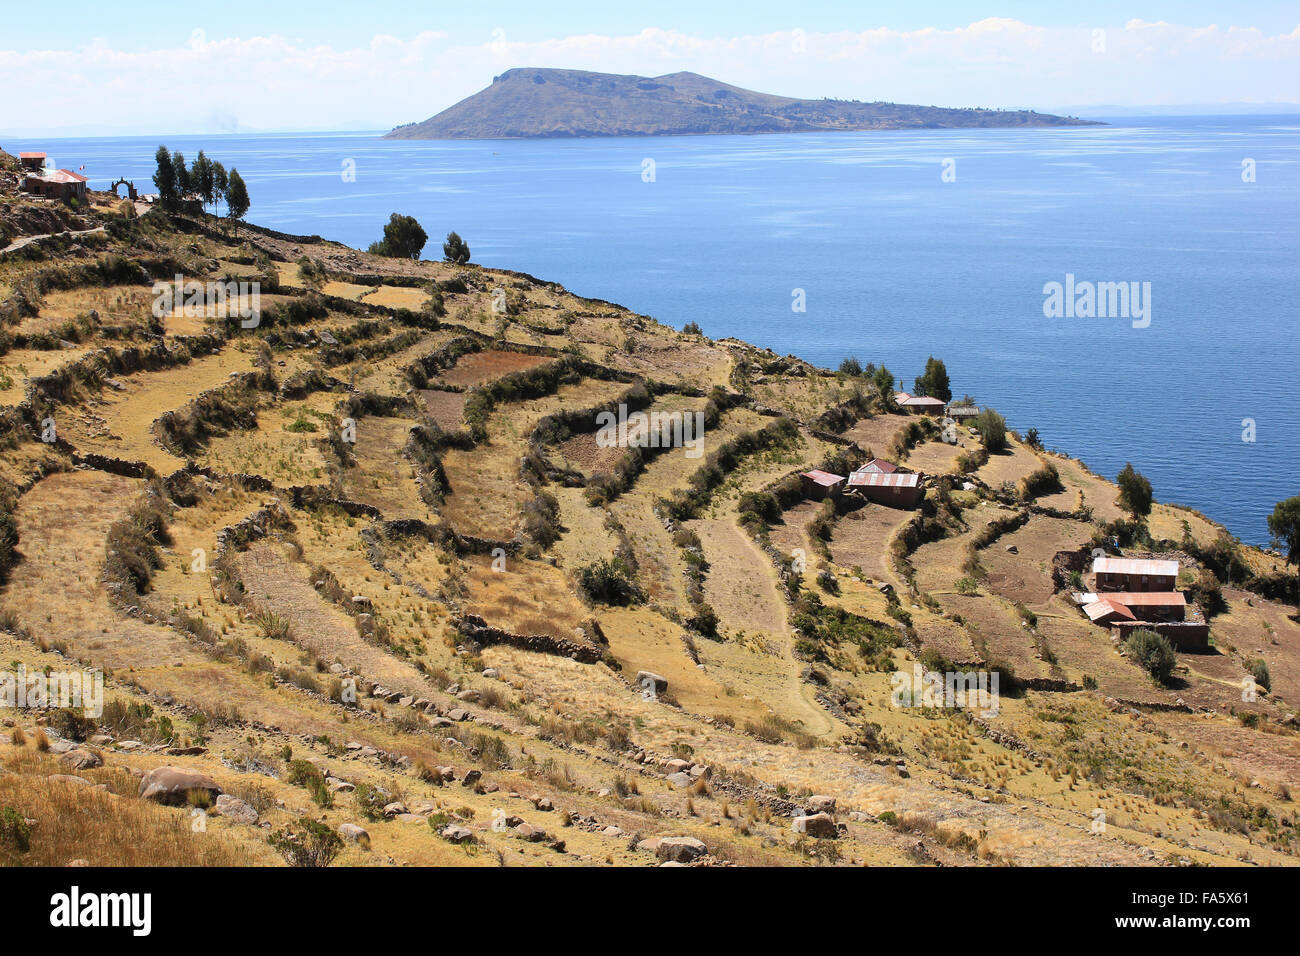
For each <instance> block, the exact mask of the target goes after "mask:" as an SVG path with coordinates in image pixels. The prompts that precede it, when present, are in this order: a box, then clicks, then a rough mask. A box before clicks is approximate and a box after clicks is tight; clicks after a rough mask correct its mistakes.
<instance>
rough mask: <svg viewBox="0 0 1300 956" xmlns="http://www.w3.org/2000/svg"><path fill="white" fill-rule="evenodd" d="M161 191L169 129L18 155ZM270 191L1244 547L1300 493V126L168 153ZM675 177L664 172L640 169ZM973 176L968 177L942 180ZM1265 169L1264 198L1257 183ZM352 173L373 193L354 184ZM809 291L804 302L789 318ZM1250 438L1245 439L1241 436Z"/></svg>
mask: <svg viewBox="0 0 1300 956" xmlns="http://www.w3.org/2000/svg"><path fill="white" fill-rule="evenodd" d="M0 145H3V146H4V147H5V148H6V149H8V150H9V151H10V152H17V151H18V150H20V149H42V148H43V149H46V150H47V151H49V152H50V154H51V157H52V159H53V160H54V161H55V162H57V163H58V164H60V165H62V166H65V167H68V168H72V169H76V168H78V167H79V166H82V165H85V167H86V173H87V175H89V176H90V177H91V185H92V186H93V187H95V188H105V187H106V186H107V185H108V183H109V182H111V181H112V180H114V179H116V178H118V177H119V176H126V177H127V178H134V179H135V181H136V183H137V185H138V186H141V187H145V186H147V187H148V189H149V190H150V191H152V184H151V183H150V182H149V180H150V176H151V174H152V171H153V152H154V150H155V148H156V146H157V141H156V140H154V139H134V138H132V139H126V138H118V139H82V140H59V141H49V140H44V141H17V140H14V141H6V142H4V143H2V144H0ZM167 145H168V146H169V147H171V148H172V149H180V150H183V151H184V152H185V154H186V156H187V157H188V158H189V159H193V157H194V155H195V154H196V153H197V152H198V150H199V149H200V148H203V149H205V150H206V152H207V153H208V154H209V155H210V156H212V157H213V158H215V159H220V160H222V161H223V162H224V163H225V165H226V166H227V167H230V166H236V167H238V168H239V170H240V172H241V174H242V175H243V176H244V178H245V180H246V181H247V182H248V185H249V191H250V193H251V196H252V200H253V205H252V210H251V211H250V213H249V219H250V220H252V221H255V222H258V223H261V224H263V225H266V226H270V227H273V228H276V229H281V230H285V231H288V232H296V233H318V234H320V235H322V236H325V237H326V238H330V239H337V240H340V241H342V242H346V243H348V244H350V245H355V246H362V247H364V246H365V245H367V244H369V243H370V242H372V241H373V240H375V239H377V238H378V237H379V235H380V233H381V231H382V227H383V224H384V222H386V221H387V219H388V216H389V214H390V213H392V212H402V213H406V214H410V215H413V216H415V217H416V218H417V219H419V220H420V222H421V223H422V224H423V225H424V226H425V228H426V229H427V230H428V232H429V234H430V237H431V242H430V245H429V246H428V247H427V249H426V254H428V255H430V256H437V255H438V254H439V253H440V251H441V237H442V236H443V235H445V234H446V232H447V231H448V230H450V229H455V230H456V231H458V232H460V234H461V235H462V236H464V237H465V238H466V240H467V241H468V242H469V244H470V247H471V249H472V251H473V258H474V261H476V262H480V263H483V264H484V265H488V266H501V267H506V268H512V269H518V270H522V271H524V272H529V273H532V274H534V275H537V276H539V277H542V278H546V279H551V280H555V281H558V282H561V283H563V284H564V285H566V286H567V287H569V288H570V289H572V290H573V291H575V292H578V293H581V294H585V295H590V296H594V297H597V298H602V299H609V300H612V301H616V302H619V303H621V304H623V305H626V306H628V307H629V308H632V309H635V310H637V311H639V312H643V313H646V314H649V315H652V316H654V317H655V318H657V319H659V320H661V321H663V322H666V323H668V324H670V325H673V326H677V327H680V326H682V325H683V324H685V323H686V322H689V321H696V322H698V323H699V324H700V325H701V327H702V328H703V329H704V331H705V332H706V333H707V334H709V335H712V336H716V337H720V336H726V335H735V336H739V337H742V338H745V339H747V340H749V341H752V342H755V343H757V344H760V345H766V346H770V347H772V348H774V349H776V350H777V351H779V352H782V353H786V352H789V353H793V354H796V355H799V356H801V357H803V358H806V359H808V360H810V361H813V362H816V363H817V364H820V365H827V366H831V367H834V366H836V365H838V364H839V362H840V360H841V359H842V358H844V357H845V356H847V355H856V356H858V357H859V358H860V359H861V360H862V361H863V362H864V363H865V362H867V361H874V362H877V363H882V362H883V363H884V364H886V365H887V366H888V367H889V368H890V369H891V370H892V371H894V372H895V374H897V375H900V376H901V377H903V378H904V379H905V380H906V384H907V385H909V386H910V384H911V380H912V378H914V377H915V376H916V375H918V374H920V372H921V371H922V370H923V367H924V363H925V360H926V357H927V356H928V355H931V354H933V355H936V356H939V357H941V358H943V359H944V361H945V362H946V364H947V366H948V371H949V374H950V376H951V378H952V383H953V390H954V393H955V394H957V395H959V396H960V395H961V394H962V393H965V392H969V393H971V394H972V395H974V397H975V398H976V399H977V400H978V401H979V402H980V403H982V404H989V405H992V406H994V407H996V408H998V409H999V410H1000V411H1002V412H1003V414H1004V415H1006V417H1007V421H1008V422H1009V424H1010V425H1011V427H1013V428H1017V429H1020V430H1022V431H1023V430H1025V429H1027V428H1028V427H1030V426H1036V427H1037V428H1038V429H1039V431H1040V433H1041V435H1042V437H1043V439H1044V441H1045V442H1046V443H1047V444H1048V445H1049V447H1054V448H1058V449H1060V450H1062V451H1067V452H1069V453H1070V454H1073V455H1075V456H1078V457H1080V458H1082V459H1083V460H1084V461H1086V462H1087V463H1088V464H1089V465H1090V466H1091V467H1092V468H1093V469H1094V470H1096V471H1098V472H1100V473H1102V474H1105V475H1107V476H1110V477H1113V476H1114V475H1115V474H1116V472H1118V471H1119V469H1120V468H1122V467H1123V465H1124V463H1125V462H1126V461H1132V462H1133V464H1134V466H1135V467H1137V468H1138V469H1139V470H1140V471H1142V472H1143V473H1145V474H1146V475H1147V476H1148V477H1149V478H1150V479H1151V482H1152V484H1153V485H1154V487H1155V492H1156V497H1157V499H1158V500H1162V501H1175V502H1180V503H1183V504H1187V505H1191V506H1193V507H1196V508H1198V509H1200V510H1202V511H1204V512H1206V513H1207V514H1208V515H1210V516H1211V517H1213V518H1215V519H1216V520H1218V521H1221V522H1222V523H1224V524H1225V525H1227V526H1228V527H1229V528H1230V529H1231V530H1232V531H1233V532H1234V533H1235V534H1237V535H1239V536H1240V537H1241V538H1243V539H1244V540H1246V541H1250V542H1255V543H1259V542H1263V541H1265V540H1266V539H1267V530H1266V527H1265V516H1266V515H1267V514H1268V513H1269V512H1270V511H1271V510H1272V507H1273V505H1274V503H1276V502H1277V501H1278V500H1280V499H1282V498H1285V497H1289V496H1290V495H1293V494H1297V493H1300V468H1298V467H1297V465H1298V460H1300V402H1298V401H1297V398H1300V396H1298V395H1297V391H1298V389H1297V382H1300V374H1298V370H1300V313H1298V312H1297V303H1298V298H1300V297H1298V296H1297V291H1298V285H1300V283H1298V282H1297V278H1298V276H1300V117H1295V116H1285V117H1258V116H1254V117H1230V118H1228V117H1200V118H1198V117H1177V118H1160V119H1149V120H1148V119H1131V118H1129V119H1124V120H1121V121H1116V124H1115V125H1112V126H1106V127H1088V128H1076V129H1040V130H1015V131H1002V130H971V131H944V130H930V131H915V132H911V131H909V132H878V133H834V134H821V133H810V134H793V135H780V136H752V137H740V136H737V137H731V136H716V137H671V138H662V137H656V138H633V139H613V140H568V141H565V140H549V141H512V142H495V141H494V142H403V141H386V140H382V139H380V138H378V136H377V135H369V134H361V135H356V134H348V135H310V134H302V135H255V136H254V135H225V136H209V137H204V138H197V137H169V138H168V139H167ZM646 160H652V161H653V164H654V176H653V178H652V181H647V179H648V178H650V177H648V176H646V175H644V171H645V170H646V162H645V161H646ZM945 160H952V161H953V162H952V163H951V164H950V167H949V168H951V169H952V170H953V171H954V172H955V181H952V182H945V181H944V180H943V176H942V173H943V170H944V168H945V164H944V161H945ZM1245 160H1251V161H1253V168H1254V175H1255V181H1254V182H1246V181H1244V180H1243V161H1245ZM349 164H355V179H354V181H348V180H347V178H346V177H345V176H344V175H343V173H344V172H345V169H347V168H350V166H349ZM1067 273H1070V274H1073V275H1074V276H1075V277H1076V281H1078V282H1083V281H1091V282H1139V283H1150V288H1151V321H1150V324H1149V325H1148V326H1147V327H1145V328H1134V327H1133V322H1132V321H1131V320H1130V319H1124V318H1046V317H1044V311H1043V304H1044V298H1045V297H1044V284H1045V283H1048V282H1052V281H1056V282H1062V283H1063V282H1064V281H1065V277H1066V274H1067ZM796 289H800V290H803V295H804V296H805V298H806V311H805V312H802V313H799V312H795V311H793V310H792V302H793V296H794V293H795V290H796ZM1245 419H1251V420H1253V422H1254V429H1255V441H1253V442H1247V441H1243V440H1242V439H1243V431H1244V428H1245V426H1244V425H1243V420H1245Z"/></svg>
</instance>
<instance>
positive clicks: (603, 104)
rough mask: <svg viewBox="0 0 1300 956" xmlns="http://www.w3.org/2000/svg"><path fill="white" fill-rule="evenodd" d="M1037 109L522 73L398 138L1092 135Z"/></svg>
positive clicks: (704, 80) (697, 81) (676, 78)
mask: <svg viewBox="0 0 1300 956" xmlns="http://www.w3.org/2000/svg"><path fill="white" fill-rule="evenodd" d="M1086 125H1093V124H1091V123H1088V122H1086V121H1084V120H1077V119H1069V118H1065V117H1061V116H1050V115H1047V114H1042V113H1035V112H1031V111H1027V110H1018V111H1000V110H980V109H945V108H940V107H934V106H906V105H900V104H897V103H860V102H857V101H845V100H827V99H823V100H800V99H794V98H792V97H788V96H772V95H769V94H766V93H755V92H754V91H752V90H745V89H741V88H740V87H738V86H731V85H729V84H726V83H721V82H719V81H717V80H712V79H709V78H708V77H705V76H700V75H699V74H697V73H671V74H667V75H665V76H657V77H647V76H629V75H620V74H614V73H588V72H584V71H582V70H554V69H539V68H532V67H529V68H518V69H513V70H507V71H506V72H505V73H502V74H501V75H500V76H498V77H495V78H494V79H493V80H492V85H491V86H489V87H487V89H484V90H481V91H480V92H478V93H475V94H474V95H473V96H470V97H467V98H466V99H463V100H461V101H460V102H459V103H457V104H455V105H454V106H451V107H448V108H447V109H445V110H443V111H442V112H441V113H439V114H438V115H437V116H433V117H431V118H429V119H427V120H425V121H424V122H421V123H411V124H409V125H405V126H399V127H397V128H396V129H394V130H393V131H392V132H390V133H389V134H388V136H387V137H386V138H388V139H526V138H532V137H566V136H666V135H687V134H702V133H794V132H808V131H814V130H871V129H940V128H964V127H1016V126H1086Z"/></svg>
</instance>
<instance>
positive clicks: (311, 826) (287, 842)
mask: <svg viewBox="0 0 1300 956" xmlns="http://www.w3.org/2000/svg"><path fill="white" fill-rule="evenodd" d="M266 842H267V843H269V844H270V845H271V846H272V847H274V848H275V849H276V850H277V851H278V852H279V853H280V855H281V856H283V857H284V859H285V861H286V862H287V863H288V864H289V865H290V866H320V867H324V866H329V865H330V864H331V863H333V862H334V858H335V857H336V856H338V855H339V851H341V850H342V849H343V840H342V838H341V837H339V835H338V834H337V833H335V832H334V831H333V830H332V829H330V827H329V826H328V825H327V824H324V823H320V822H318V821H316V820H313V819H311V818H310V817H301V818H299V820H298V822H297V824H296V825H290V826H287V827H285V828H284V829H282V830H277V831H276V832H275V833H273V834H271V836H269V837H268V838H267V841H266Z"/></svg>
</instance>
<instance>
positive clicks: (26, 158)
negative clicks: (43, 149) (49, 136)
mask: <svg viewBox="0 0 1300 956" xmlns="http://www.w3.org/2000/svg"><path fill="white" fill-rule="evenodd" d="M18 165H19V166H21V167H22V168H23V169H25V170H27V171H28V172H32V173H39V172H40V171H41V170H43V169H44V168H45V154H44V153H19V154H18Z"/></svg>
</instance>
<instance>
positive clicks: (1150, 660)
mask: <svg viewBox="0 0 1300 956" xmlns="http://www.w3.org/2000/svg"><path fill="white" fill-rule="evenodd" d="M1124 646H1125V647H1126V648H1127V649H1128V652H1129V653H1130V654H1131V655H1132V656H1133V659H1134V660H1135V661H1136V662H1137V663H1138V665H1139V666H1140V667H1141V668H1142V669H1143V670H1145V671H1146V672H1147V673H1148V674H1150V675H1151V676H1152V677H1154V678H1155V679H1156V680H1158V681H1160V683H1162V684H1165V683H1168V681H1169V676H1170V675H1171V674H1172V673H1173V672H1174V665H1175V664H1176V663H1178V658H1177V657H1176V656H1175V655H1174V649H1173V647H1172V646H1170V644H1169V641H1168V639H1167V638H1165V637H1164V636H1163V635H1161V634H1157V633H1156V632H1155V631H1148V630H1147V629H1146V628H1139V629H1138V630H1136V631H1134V632H1133V633H1132V634H1130V635H1129V639H1128V640H1127V641H1126V642H1125V644H1124Z"/></svg>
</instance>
